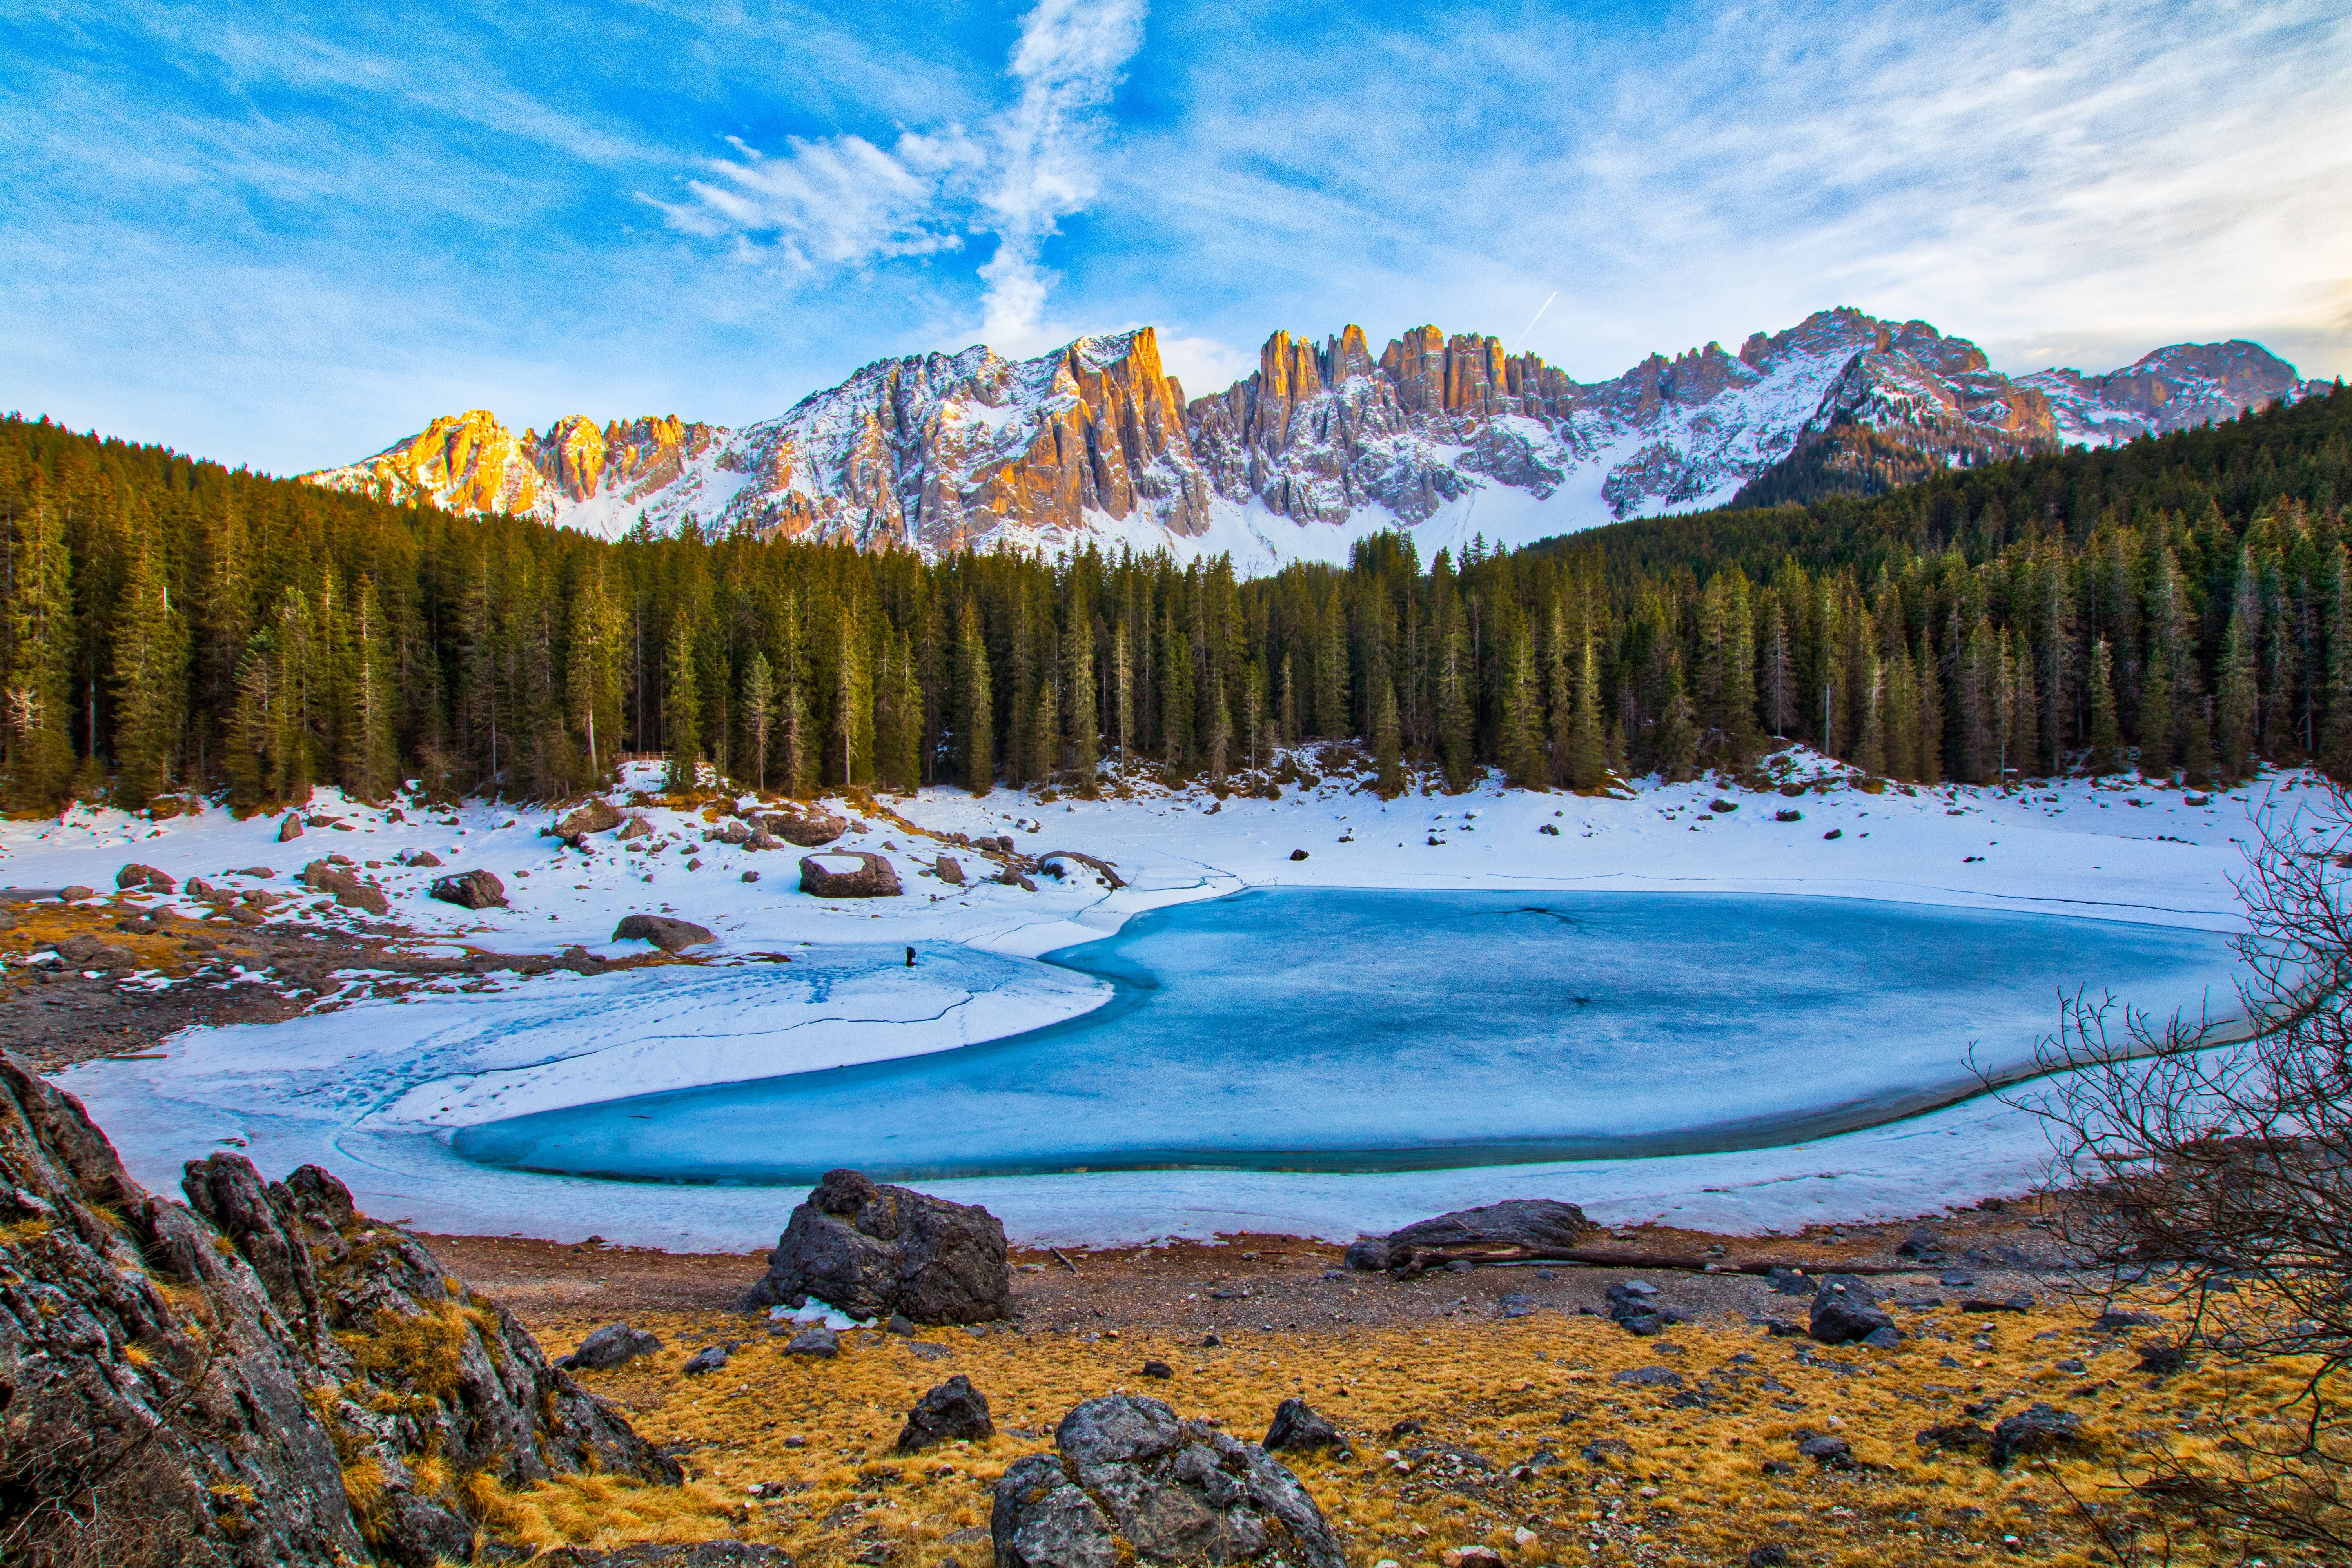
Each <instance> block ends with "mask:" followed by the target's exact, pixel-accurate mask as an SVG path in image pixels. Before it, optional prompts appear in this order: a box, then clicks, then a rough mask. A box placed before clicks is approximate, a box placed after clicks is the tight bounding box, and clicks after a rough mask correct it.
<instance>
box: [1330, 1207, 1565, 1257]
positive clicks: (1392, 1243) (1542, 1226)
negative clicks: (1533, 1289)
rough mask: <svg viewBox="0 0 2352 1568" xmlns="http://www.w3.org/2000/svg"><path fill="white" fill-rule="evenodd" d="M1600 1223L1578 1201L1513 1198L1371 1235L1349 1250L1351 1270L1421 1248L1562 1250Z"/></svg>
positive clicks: (1408, 1255)
mask: <svg viewBox="0 0 2352 1568" xmlns="http://www.w3.org/2000/svg"><path fill="white" fill-rule="evenodd" d="M1594 1228H1595V1226H1593V1223H1592V1222H1591V1220H1589V1219H1587V1218H1585V1217H1584V1211H1583V1210H1582V1209H1580V1208H1579V1207H1577V1206H1576V1205H1574V1204H1565V1203H1560V1202H1559V1201H1558V1200H1557V1199H1553V1198H1511V1199H1508V1200H1507V1201H1505V1202H1503V1203H1499V1204H1486V1205H1483V1206H1481V1207H1478V1208H1475V1209H1456V1210H1455V1211H1454V1213H1452V1214H1442V1215H1438V1216H1437V1217H1436V1218H1434V1219H1423V1220H1415V1221H1414V1222H1413V1223H1412V1224H1411V1225H1409V1226H1405V1227H1404V1228H1403V1229H1402V1230H1399V1231H1392V1232H1391V1233H1390V1234H1389V1235H1387V1236H1368V1237H1363V1238H1362V1239H1361V1240H1359V1241H1357V1242H1354V1243H1352V1244H1351V1245H1350V1246H1349V1248H1348V1256H1347V1263H1348V1267H1349V1268H1393V1267H1398V1266H1401V1265H1402V1264H1403V1263H1404V1262H1405V1261H1406V1260H1407V1259H1408V1258H1411V1256H1412V1254H1413V1253H1414V1252H1416V1251H1418V1250H1422V1249H1438V1248H1448V1249H1451V1248H1460V1249H1463V1250H1465V1251H1470V1252H1476V1251H1479V1250H1483V1249H1487V1248H1494V1249H1497V1250H1499V1249H1501V1248H1504V1247H1527V1248H1529V1249H1531V1250H1534V1251H1538V1252H1559V1251H1563V1250H1565V1249H1567V1248H1569V1247H1576V1246H1578V1245H1580V1243H1581V1242H1582V1241H1583V1239H1584V1237H1586V1236H1587V1235H1588V1234H1589V1233H1590V1232H1591V1231H1592V1230H1593V1229H1594Z"/></svg>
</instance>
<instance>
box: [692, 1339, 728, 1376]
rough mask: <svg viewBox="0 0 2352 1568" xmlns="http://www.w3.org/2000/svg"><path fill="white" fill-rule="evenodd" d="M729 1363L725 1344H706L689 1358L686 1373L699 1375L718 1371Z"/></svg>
mask: <svg viewBox="0 0 2352 1568" xmlns="http://www.w3.org/2000/svg"><path fill="white" fill-rule="evenodd" d="M726 1365H727V1347H726V1346H725V1345H705V1346H704V1347H703V1348H702V1349H700V1350H698V1351H697V1352H694V1354H693V1355H691V1356H689V1357H688V1359H687V1363H686V1375H687V1376H688V1377H699V1376H701V1375H702V1374H703V1373H706V1372H718V1371H720V1370H722V1369H723V1368H724V1367H725V1366H726Z"/></svg>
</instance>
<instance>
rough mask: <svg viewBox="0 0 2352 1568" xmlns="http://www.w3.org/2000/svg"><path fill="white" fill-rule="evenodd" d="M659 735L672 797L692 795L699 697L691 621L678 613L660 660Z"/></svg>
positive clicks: (698, 740)
mask: <svg viewBox="0 0 2352 1568" xmlns="http://www.w3.org/2000/svg"><path fill="white" fill-rule="evenodd" d="M662 731H663V733H664V736H665V737H666V738H667V741H668V742H669V775H668V778H667V782H666V787H667V789H668V790H669V792H670V793H671V794H672V795H691V794H692V793H694V791H695V790H696V789H697V788H698V787H699V768H700V763H701V761H702V694H701V691H700V690H699V689H698V683H697V682H696V680H695V678H694V619H693V617H692V616H688V615H686V614H684V613H680V614H679V615H677V616H674V617H672V619H671V621H670V631H669V651H668V655H667V658H664V659H663V660H662Z"/></svg>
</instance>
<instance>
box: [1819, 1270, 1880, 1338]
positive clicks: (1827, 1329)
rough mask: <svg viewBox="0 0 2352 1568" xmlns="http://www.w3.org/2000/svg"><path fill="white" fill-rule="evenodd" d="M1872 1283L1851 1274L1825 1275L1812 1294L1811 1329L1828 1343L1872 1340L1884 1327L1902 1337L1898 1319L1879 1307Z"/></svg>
mask: <svg viewBox="0 0 2352 1568" xmlns="http://www.w3.org/2000/svg"><path fill="white" fill-rule="evenodd" d="M1876 1301H1877V1298H1876V1297H1875V1296H1874V1295H1873V1294H1872V1292H1871V1289H1870V1287H1869V1286H1867V1285H1865V1284H1864V1283H1863V1282H1862V1281H1861V1280H1860V1279H1855V1278H1854V1277H1853V1275H1851V1274H1831V1275H1826V1276H1824V1277H1823V1278H1822V1280H1821V1281H1820V1287H1819V1289H1816V1290H1815V1291H1814V1293H1813V1310H1812V1321H1811V1325H1810V1326H1809V1329H1808V1331H1809V1332H1810V1333H1811V1335H1812V1337H1813V1338H1814V1339H1816V1340H1818V1341H1820V1342H1822V1344H1825V1345H1846V1344H1853V1343H1854V1342H1856V1341H1861V1340H1869V1339H1870V1337H1871V1336H1872V1335H1873V1334H1875V1333H1877V1332H1878V1331H1880V1330H1881V1329H1884V1330H1885V1331H1887V1332H1889V1333H1891V1334H1894V1335H1895V1342H1896V1343H1899V1342H1901V1339H1902V1333H1901V1331H1899V1330H1897V1329H1896V1328H1895V1320H1894V1319H1893V1318H1890V1317H1888V1316H1887V1315H1886V1314H1885V1312H1884V1311H1882V1310H1879V1308H1878V1307H1877V1305H1876Z"/></svg>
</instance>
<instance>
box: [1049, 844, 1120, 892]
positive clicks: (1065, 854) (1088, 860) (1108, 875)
mask: <svg viewBox="0 0 2352 1568" xmlns="http://www.w3.org/2000/svg"><path fill="white" fill-rule="evenodd" d="M1048 860H1076V862H1077V863H1078V864H1079V865H1081V866H1091V867H1093V868H1095V869H1096V870H1097V871H1099V872H1101V873H1102V878H1103V880H1104V881H1106V882H1108V883H1109V884H1110V885H1111V886H1112V887H1113V888H1114V889H1118V888H1124V887H1126V886H1127V881H1126V879H1124V878H1122V877H1121V876H1120V875H1119V874H1118V872H1117V871H1115V870H1113V869H1112V868H1111V863H1110V862H1109V861H1108V860H1104V859H1100V858H1097V857H1095V856H1092V855H1081V854H1079V853H1078V852H1077V851H1076V850H1075V849H1048V850H1046V851H1045V853H1044V854H1043V855H1040V856H1038V857H1037V858H1036V859H1035V860H1034V864H1035V865H1039V866H1043V865H1044V864H1045V862H1046V861H1048Z"/></svg>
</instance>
